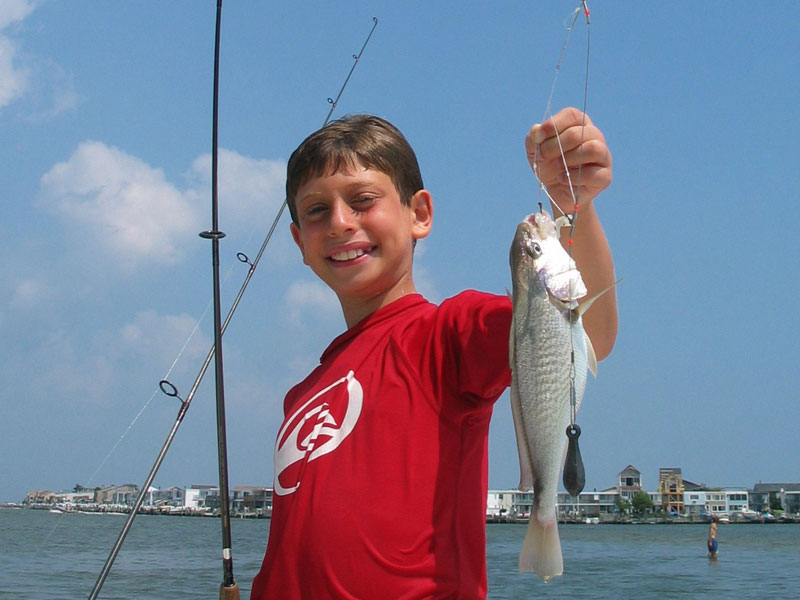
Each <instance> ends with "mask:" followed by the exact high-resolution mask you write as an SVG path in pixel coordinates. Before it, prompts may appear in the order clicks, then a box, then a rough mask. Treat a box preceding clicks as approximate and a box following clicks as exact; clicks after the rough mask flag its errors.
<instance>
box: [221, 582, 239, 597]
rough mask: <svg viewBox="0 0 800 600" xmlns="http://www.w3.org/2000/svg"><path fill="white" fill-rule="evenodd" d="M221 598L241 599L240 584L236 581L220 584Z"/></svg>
mask: <svg viewBox="0 0 800 600" xmlns="http://www.w3.org/2000/svg"><path fill="white" fill-rule="evenodd" d="M219 600H239V586H238V585H237V584H236V583H234V584H233V585H225V584H222V585H221V586H219Z"/></svg>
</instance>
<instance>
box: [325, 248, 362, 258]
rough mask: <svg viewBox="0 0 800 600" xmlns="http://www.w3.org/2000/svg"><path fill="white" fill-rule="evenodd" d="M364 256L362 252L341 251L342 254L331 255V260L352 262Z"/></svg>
mask: <svg viewBox="0 0 800 600" xmlns="http://www.w3.org/2000/svg"><path fill="white" fill-rule="evenodd" d="M362 254H364V251H363V250H343V251H342V252H337V253H336V254H332V255H331V258H332V259H333V260H353V259H354V258H356V257H358V256H361V255H362Z"/></svg>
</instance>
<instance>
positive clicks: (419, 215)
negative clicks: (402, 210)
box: [409, 190, 433, 240]
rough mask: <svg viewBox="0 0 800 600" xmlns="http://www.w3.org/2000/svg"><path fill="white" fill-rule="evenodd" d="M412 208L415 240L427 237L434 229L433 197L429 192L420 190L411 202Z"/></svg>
mask: <svg viewBox="0 0 800 600" xmlns="http://www.w3.org/2000/svg"><path fill="white" fill-rule="evenodd" d="M409 207H410V208H411V215H412V221H411V234H412V236H413V237H414V239H415V240H419V239H422V238H424V237H426V236H427V235H428V234H429V233H430V232H431V229H432V228H433V197H432V196H431V193H430V192H429V191H428V190H419V191H418V192H417V193H415V194H414V195H413V196H411V201H410V202H409Z"/></svg>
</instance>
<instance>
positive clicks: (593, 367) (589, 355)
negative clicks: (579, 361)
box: [583, 331, 597, 377]
mask: <svg viewBox="0 0 800 600" xmlns="http://www.w3.org/2000/svg"><path fill="white" fill-rule="evenodd" d="M583 340H584V342H586V366H587V367H588V368H589V370H590V371H591V372H592V375H594V376H595V377H597V355H596V354H595V353H594V346H592V340H590V339H589V335H588V334H587V333H586V331H584V332H583Z"/></svg>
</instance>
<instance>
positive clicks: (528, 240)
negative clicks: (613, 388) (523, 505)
mask: <svg viewBox="0 0 800 600" xmlns="http://www.w3.org/2000/svg"><path fill="white" fill-rule="evenodd" d="M568 224H569V220H568V219H567V217H559V218H558V219H555V220H553V218H552V217H551V216H550V215H549V214H548V213H547V212H545V211H544V210H540V211H539V212H538V213H534V214H531V215H528V216H527V217H526V218H525V219H523V221H522V222H521V223H520V224H519V225H518V226H517V231H516V234H515V236H514V241H513V243H512V244H511V251H510V256H509V258H510V264H511V279H512V292H511V300H512V307H513V308H512V323H511V331H510V334H509V364H510V366H511V408H512V414H513V417H514V430H515V433H516V437H517V449H518V451H519V462H520V483H519V489H520V490H523V491H527V490H530V489H531V486H532V487H533V504H532V507H531V514H530V520H529V522H528V530H527V532H526V534H525V540H524V541H523V544H522V550H521V551H520V556H519V570H520V572H529V573H536V574H537V575H539V576H540V577H541V578H542V579H543V580H544V581H545V582H548V581H550V580H551V579H552V578H553V577H557V576H559V575H561V574H562V573H563V570H564V564H563V557H562V553H561V541H560V538H559V535H558V521H557V519H556V504H557V493H558V476H559V473H560V470H561V466H562V463H563V461H564V456H565V446H566V443H567V435H566V430H567V426H568V425H569V424H570V421H571V404H572V394H573V392H574V395H575V410H576V412H577V409H578V408H579V406H580V404H581V402H582V400H583V394H584V391H585V388H586V380H587V371H588V370H590V371H592V373H593V374H594V375H596V374H597V359H596V357H595V354H594V350H593V348H592V344H591V341H590V340H589V338H588V336H587V335H586V333H585V331H584V329H583V323H582V320H581V315H582V314H583V313H584V312H585V311H586V310H587V309H588V308H589V306H590V305H591V303H592V302H593V301H594V299H595V298H596V297H595V298H592V299H590V300H587V301H586V302H584V303H583V304H580V305H579V304H578V300H579V299H580V298H583V297H584V296H586V294H587V290H586V286H585V284H584V282H583V279H582V278H581V274H580V271H579V270H578V268H577V266H576V264H575V261H574V260H573V259H572V257H571V256H570V255H569V254H568V253H567V251H566V250H565V249H564V247H563V246H562V245H561V242H560V241H559V230H560V228H561V227H563V226H565V225H568ZM601 293H602V292H601ZM598 296H599V295H598ZM573 353H574V369H573V361H572V358H571V355H572V354H573ZM573 384H574V389H573V387H572V386H573Z"/></svg>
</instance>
